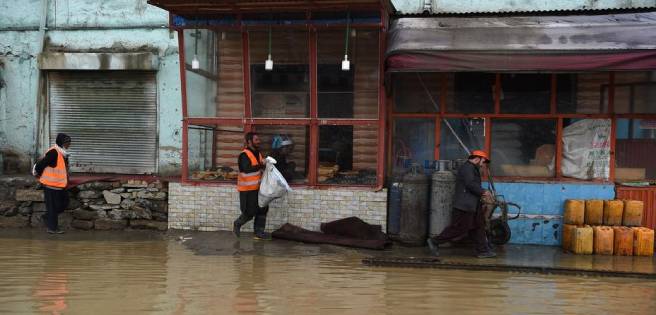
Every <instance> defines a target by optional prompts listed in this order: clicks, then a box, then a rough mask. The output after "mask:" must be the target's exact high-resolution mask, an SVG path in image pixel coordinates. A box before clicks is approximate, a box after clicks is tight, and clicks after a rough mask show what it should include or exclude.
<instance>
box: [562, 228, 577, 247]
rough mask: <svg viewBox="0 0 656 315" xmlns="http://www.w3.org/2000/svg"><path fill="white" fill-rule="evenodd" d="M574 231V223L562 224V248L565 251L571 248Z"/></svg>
mask: <svg viewBox="0 0 656 315" xmlns="http://www.w3.org/2000/svg"><path fill="white" fill-rule="evenodd" d="M574 231H576V225H572V224H563V244H562V246H563V249H564V250H565V251H571V250H572V238H574Z"/></svg>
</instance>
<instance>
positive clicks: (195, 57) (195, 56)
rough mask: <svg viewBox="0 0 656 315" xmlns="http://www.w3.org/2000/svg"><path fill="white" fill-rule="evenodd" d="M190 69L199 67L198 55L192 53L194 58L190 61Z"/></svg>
mask: <svg viewBox="0 0 656 315" xmlns="http://www.w3.org/2000/svg"><path fill="white" fill-rule="evenodd" d="M191 68H192V69H200V60H198V55H194V59H193V60H192V61H191Z"/></svg>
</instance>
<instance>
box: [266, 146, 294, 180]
mask: <svg viewBox="0 0 656 315" xmlns="http://www.w3.org/2000/svg"><path fill="white" fill-rule="evenodd" d="M270 156H271V157H272V158H274V159H275V160H276V169H278V171H280V173H281V174H282V176H283V177H284V178H285V180H287V182H289V181H291V180H292V179H293V178H294V173H293V172H292V170H291V167H290V166H289V162H287V156H286V155H285V154H283V153H282V152H281V151H280V150H278V149H276V150H273V151H271V155H270Z"/></svg>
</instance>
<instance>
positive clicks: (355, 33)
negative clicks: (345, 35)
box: [351, 29, 358, 37]
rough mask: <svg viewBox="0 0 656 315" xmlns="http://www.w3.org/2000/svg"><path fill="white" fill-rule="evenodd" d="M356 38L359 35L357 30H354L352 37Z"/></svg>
mask: <svg viewBox="0 0 656 315" xmlns="http://www.w3.org/2000/svg"><path fill="white" fill-rule="evenodd" d="M356 36H358V33H357V32H356V30H355V29H352V30H351V37H356Z"/></svg>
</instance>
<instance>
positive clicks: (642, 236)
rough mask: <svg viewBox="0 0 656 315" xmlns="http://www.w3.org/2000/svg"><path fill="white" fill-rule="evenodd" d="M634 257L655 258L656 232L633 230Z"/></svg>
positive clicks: (643, 229) (641, 228)
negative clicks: (655, 236) (655, 235)
mask: <svg viewBox="0 0 656 315" xmlns="http://www.w3.org/2000/svg"><path fill="white" fill-rule="evenodd" d="M633 255H635V256H654V230H652V229H648V228H644V227H636V228H633Z"/></svg>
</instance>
